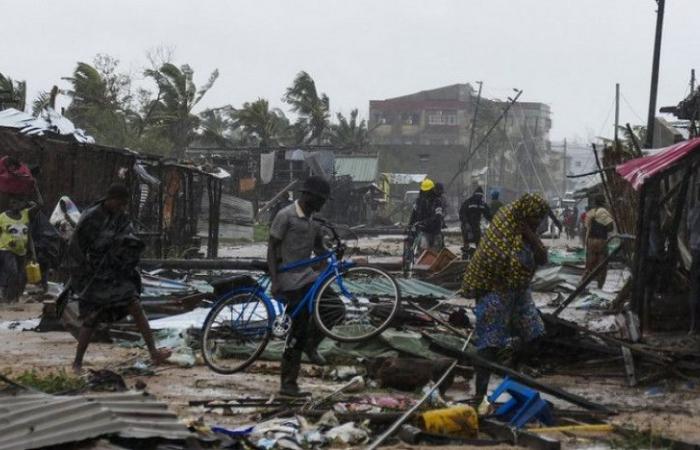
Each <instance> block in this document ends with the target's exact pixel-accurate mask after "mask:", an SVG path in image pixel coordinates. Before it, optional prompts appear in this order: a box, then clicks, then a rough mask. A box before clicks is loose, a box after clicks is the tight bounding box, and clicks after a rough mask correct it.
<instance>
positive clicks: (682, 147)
mask: <svg viewBox="0 0 700 450" xmlns="http://www.w3.org/2000/svg"><path fill="white" fill-rule="evenodd" d="M698 150H700V138H695V139H691V140H689V141H683V142H679V143H678V144H675V145H672V146H670V147H666V148H664V149H661V150H659V151H655V152H653V154H652V155H651V156H644V157H642V158H637V159H632V160H629V161H627V162H625V163H624V164H620V165H619V166H617V168H616V169H615V170H617V173H619V174H620V175H621V176H622V178H624V179H625V180H627V181H629V182H630V183H631V184H632V187H633V188H634V189H635V190H638V189H639V188H640V187H641V186H642V185H643V184H644V183H645V182H646V181H647V180H648V179H649V178H651V177H653V176H654V175H658V174H660V173H663V172H665V171H666V170H668V169H670V168H671V167H673V166H675V165H676V164H677V163H679V162H680V161H682V160H683V159H684V158H686V157H687V156H688V155H689V154H691V153H693V152H695V151H698Z"/></svg>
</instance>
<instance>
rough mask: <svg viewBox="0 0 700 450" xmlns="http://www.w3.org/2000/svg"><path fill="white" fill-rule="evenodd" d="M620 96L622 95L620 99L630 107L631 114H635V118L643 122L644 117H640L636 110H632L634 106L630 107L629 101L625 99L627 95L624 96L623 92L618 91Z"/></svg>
mask: <svg viewBox="0 0 700 450" xmlns="http://www.w3.org/2000/svg"><path fill="white" fill-rule="evenodd" d="M620 96H621V97H622V100H623V101H624V102H625V104H626V105H627V107H628V108H629V109H630V111H631V112H632V114H634V115H635V116H637V119H639V120H640V121H642V122H644V119H642V117H641V116H640V115H639V114H637V111H635V110H634V108H633V107H632V105H631V104H630V102H629V101H628V100H627V97H625V96H624V94H622V93H620Z"/></svg>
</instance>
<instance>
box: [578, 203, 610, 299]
mask: <svg viewBox="0 0 700 450" xmlns="http://www.w3.org/2000/svg"><path fill="white" fill-rule="evenodd" d="M613 228H614V220H613V218H612V215H611V214H610V212H609V211H608V210H607V209H605V197H604V196H603V195H598V196H596V198H595V199H594V201H593V208H591V210H590V211H588V212H587V213H586V272H585V273H584V274H583V277H584V278H585V277H586V276H587V275H588V274H589V273H591V272H593V270H594V269H595V268H596V267H597V266H598V265H599V264H600V263H602V262H603V260H604V259H605V258H606V257H607V256H608V234H609V233H610V232H612V231H613ZM606 276H607V268H604V269H603V270H602V271H601V272H600V275H598V277H597V280H596V281H597V282H598V289H602V288H603V285H604V284H605V278H606Z"/></svg>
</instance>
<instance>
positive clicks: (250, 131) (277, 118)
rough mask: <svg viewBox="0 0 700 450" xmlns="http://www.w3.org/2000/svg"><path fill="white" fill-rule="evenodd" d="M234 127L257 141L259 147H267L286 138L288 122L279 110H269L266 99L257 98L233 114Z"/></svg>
mask: <svg viewBox="0 0 700 450" xmlns="http://www.w3.org/2000/svg"><path fill="white" fill-rule="evenodd" d="M232 117H233V118H234V120H235V122H234V123H235V126H237V127H240V128H241V129H242V130H243V133H244V134H245V135H247V136H250V137H253V138H254V139H255V140H257V142H258V144H259V145H260V147H269V146H271V145H274V144H279V142H280V141H281V140H283V139H285V137H287V136H288V131H289V120H288V119H287V117H286V116H285V115H284V113H283V112H282V110H280V109H279V108H273V109H270V104H269V102H268V101H267V100H266V99H263V98H259V99H257V100H256V101H254V102H252V103H250V102H246V103H244V104H243V107H242V108H241V109H239V110H236V111H234V112H233V114H232Z"/></svg>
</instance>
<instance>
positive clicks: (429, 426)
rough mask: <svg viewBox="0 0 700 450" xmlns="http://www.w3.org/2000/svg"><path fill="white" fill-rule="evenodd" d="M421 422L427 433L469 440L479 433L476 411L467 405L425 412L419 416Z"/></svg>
mask: <svg viewBox="0 0 700 450" xmlns="http://www.w3.org/2000/svg"><path fill="white" fill-rule="evenodd" d="M421 420H422V422H423V429H424V430H425V431H427V432H429V433H435V434H447V435H453V436H461V437H467V438H470V437H476V436H477V434H478V432H479V418H478V416H477V414H476V411H475V410H474V408H472V407H471V406H467V405H459V406H452V407H450V408H443V409H434V410H432V411H426V412H424V413H423V414H421Z"/></svg>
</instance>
